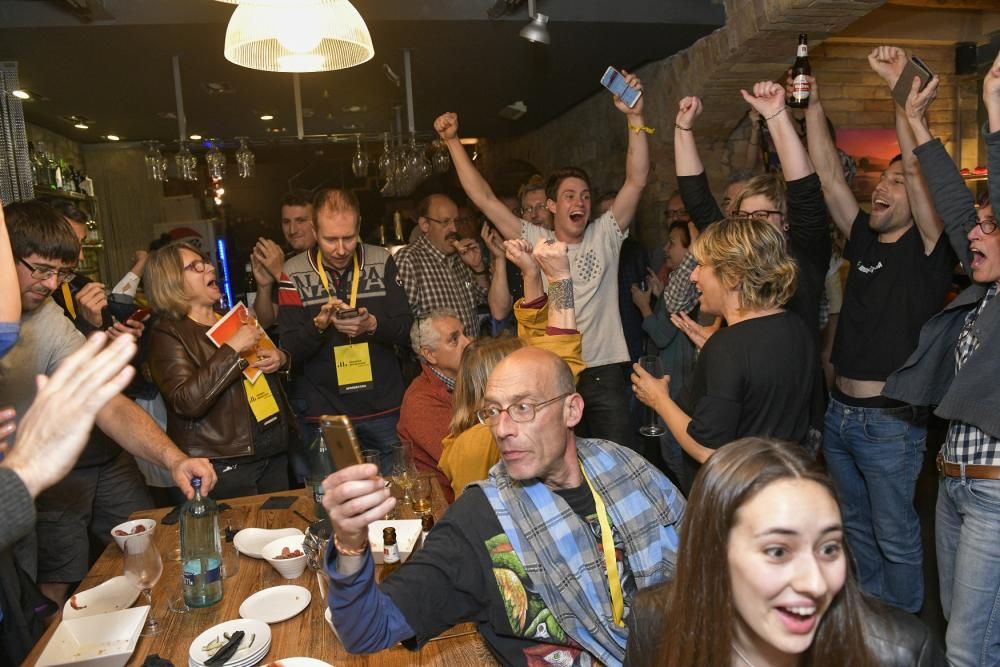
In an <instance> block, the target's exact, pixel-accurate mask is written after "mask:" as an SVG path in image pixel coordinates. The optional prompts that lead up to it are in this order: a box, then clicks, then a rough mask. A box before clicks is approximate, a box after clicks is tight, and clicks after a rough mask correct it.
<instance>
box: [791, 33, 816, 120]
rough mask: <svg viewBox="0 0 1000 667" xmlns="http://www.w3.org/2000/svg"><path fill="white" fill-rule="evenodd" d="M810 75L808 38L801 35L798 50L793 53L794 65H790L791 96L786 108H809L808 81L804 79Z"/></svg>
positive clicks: (803, 34)
mask: <svg viewBox="0 0 1000 667" xmlns="http://www.w3.org/2000/svg"><path fill="white" fill-rule="evenodd" d="M811 74H812V69H811V68H810V67H809V36H808V35H806V34H805V33H802V34H800V35H799V48H798V50H796V52H795V64H793V65H792V96H791V97H790V98H789V99H788V101H787V103H788V106H790V107H793V108H796V109H804V108H806V107H807V106H809V80H808V79H806V77H807V76H809V75H811Z"/></svg>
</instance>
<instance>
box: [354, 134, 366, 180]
mask: <svg viewBox="0 0 1000 667" xmlns="http://www.w3.org/2000/svg"><path fill="white" fill-rule="evenodd" d="M354 139H355V141H356V142H357V147H356V149H355V153H354V157H353V158H351V172H353V173H354V175H355V176H356V177H357V178H364V177H365V175H366V174H367V173H368V153H366V152H365V151H364V149H363V148H362V147H361V135H360V134H357V135H355V136H354Z"/></svg>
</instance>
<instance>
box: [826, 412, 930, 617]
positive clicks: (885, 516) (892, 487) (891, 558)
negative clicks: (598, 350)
mask: <svg viewBox="0 0 1000 667" xmlns="http://www.w3.org/2000/svg"><path fill="white" fill-rule="evenodd" d="M926 439H927V414H926V411H924V410H923V409H921V408H914V407H911V406H904V407H898V408H859V407H854V406H850V405H844V404H843V403H841V402H839V401H837V400H836V399H834V398H832V397H831V398H830V406H829V408H827V411H826V423H825V429H824V433H823V456H824V457H825V459H826V465H827V470H828V471H829V473H830V477H832V478H833V482H834V486H835V487H836V488H837V495H838V496H839V497H840V511H841V513H842V514H843V518H844V529H845V532H846V534H847V542H848V544H849V546H850V548H851V551H852V552H853V555H854V559H855V561H856V563H857V567H858V580H859V583H860V584H861V588H862V590H864V591H865V592H866V593H868V594H869V595H872V596H874V597H877V598H879V599H881V600H883V601H885V602H887V603H889V604H891V605H894V606H896V607H899V608H900V609H903V610H905V611H908V612H911V613H915V612H917V611H920V608H921V606H922V605H923V600H924V577H923V547H922V545H921V542H920V519H919V518H918V517H917V512H916V509H915V508H914V506H913V495H914V491H915V488H916V484H917V476H918V475H919V474H920V468H921V465H922V463H923V453H924V449H925V446H926V442H925V441H926Z"/></svg>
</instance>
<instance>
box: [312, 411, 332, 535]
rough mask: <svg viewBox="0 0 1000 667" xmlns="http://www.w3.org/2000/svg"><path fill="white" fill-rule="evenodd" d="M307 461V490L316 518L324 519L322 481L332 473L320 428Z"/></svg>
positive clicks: (325, 515)
mask: <svg viewBox="0 0 1000 667" xmlns="http://www.w3.org/2000/svg"><path fill="white" fill-rule="evenodd" d="M309 459H310V460H309V479H308V482H309V488H310V489H312V496H313V504H314V509H315V511H316V518H318V519H325V518H327V514H326V509H325V508H324V507H323V480H324V479H326V478H327V477H328V476H329V475H330V474H331V473H333V462H332V461H331V460H330V451H329V450H328V449H327V447H326V440H324V439H323V429H322V428H319V427H317V428H316V432H315V434H314V436H313V440H312V444H311V445H310V446H309Z"/></svg>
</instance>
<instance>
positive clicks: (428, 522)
mask: <svg viewBox="0 0 1000 667" xmlns="http://www.w3.org/2000/svg"><path fill="white" fill-rule="evenodd" d="M433 527H434V515H433V514H431V513H430V512H427V513H426V514H424V515H423V516H422V517H420V546H421V548H422V547H423V546H424V545H425V544H426V543H427V533H429V532H431V528H433Z"/></svg>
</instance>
